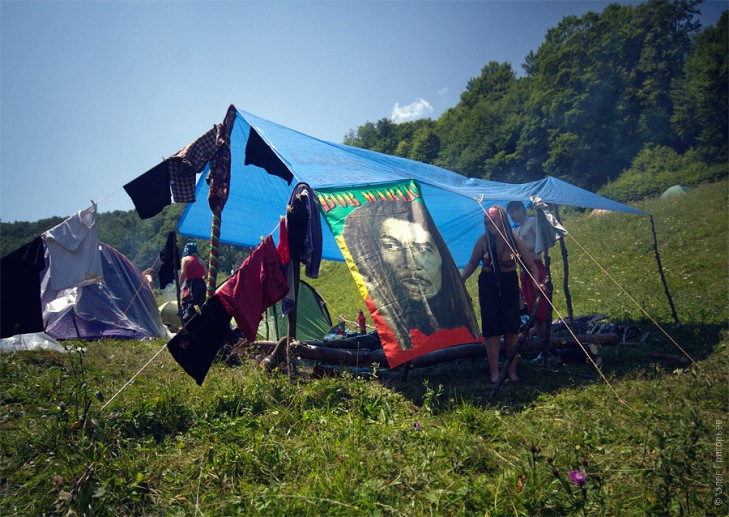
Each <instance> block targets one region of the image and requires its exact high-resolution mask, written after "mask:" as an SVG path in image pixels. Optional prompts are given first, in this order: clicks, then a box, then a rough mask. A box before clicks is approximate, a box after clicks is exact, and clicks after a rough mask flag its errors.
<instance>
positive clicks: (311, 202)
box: [281, 182, 322, 316]
mask: <svg viewBox="0 0 729 517" xmlns="http://www.w3.org/2000/svg"><path fill="white" fill-rule="evenodd" d="M286 230H287V234H288V235H287V236H288V244H289V254H290V256H291V257H298V258H299V262H301V263H303V264H304V265H305V266H306V267H305V269H304V273H305V274H306V276H308V277H309V278H318V277H319V267H320V265H321V253H322V233H321V216H320V215H319V202H318V201H317V199H316V193H315V192H314V190H313V189H312V188H311V187H310V186H309V185H308V184H306V183H303V182H302V183H298V184H297V185H296V186H295V187H294V190H293V192H291V196H290V197H289V202H288V204H287V209H286ZM294 267H299V264H298V263H296V264H295V265H294ZM286 277H287V279H288V284H289V292H288V293H287V294H286V297H285V298H284V300H283V302H282V303H281V312H282V314H283V315H284V316H285V315H287V314H288V313H290V312H291V311H292V310H293V308H294V306H295V305H296V291H295V289H296V282H295V281H294V270H293V268H292V267H291V265H289V266H288V268H287V271H286Z"/></svg>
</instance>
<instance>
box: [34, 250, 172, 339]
mask: <svg viewBox="0 0 729 517" xmlns="http://www.w3.org/2000/svg"><path fill="white" fill-rule="evenodd" d="M99 250H100V253H101V266H102V271H103V275H104V279H103V280H102V281H99V282H97V283H95V284H92V285H87V286H83V287H73V288H70V289H64V290H62V291H54V290H52V289H51V288H50V274H51V272H50V269H46V270H45V271H44V273H43V274H42V275H43V276H42V282H41V302H42V306H43V323H44V325H45V333H46V334H47V335H49V336H51V337H53V338H55V339H95V338H102V337H103V338H130V339H144V338H157V337H164V336H166V335H167V331H166V329H165V327H164V325H163V324H162V320H161V318H160V314H159V310H158V309H157V303H156V301H155V298H154V294H153V293H152V290H151V289H150V287H149V284H148V283H147V281H146V280H144V278H143V277H142V275H141V273H140V272H139V270H138V269H137V268H136V267H134V265H133V264H132V263H131V262H130V261H129V260H128V259H127V258H126V257H125V256H124V255H122V254H121V253H120V252H118V251H117V250H115V249H114V248H112V247H111V246H108V245H106V244H101V245H100V246H99Z"/></svg>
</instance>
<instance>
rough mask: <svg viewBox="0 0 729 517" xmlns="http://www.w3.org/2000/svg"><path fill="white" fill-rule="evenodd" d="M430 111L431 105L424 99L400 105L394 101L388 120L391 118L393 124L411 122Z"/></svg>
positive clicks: (431, 110) (431, 111)
mask: <svg viewBox="0 0 729 517" xmlns="http://www.w3.org/2000/svg"><path fill="white" fill-rule="evenodd" d="M431 113H433V106H431V105H430V103H429V102H428V101H426V100H425V99H418V100H416V101H415V102H413V103H411V104H408V105H407V106H400V104H399V103H397V102H396V103H395V106H394V107H393V108H392V115H391V116H390V120H392V121H393V122H394V123H395V124H399V123H401V122H411V121H413V120H417V119H419V118H423V117H427V116H428V115H430V114H431Z"/></svg>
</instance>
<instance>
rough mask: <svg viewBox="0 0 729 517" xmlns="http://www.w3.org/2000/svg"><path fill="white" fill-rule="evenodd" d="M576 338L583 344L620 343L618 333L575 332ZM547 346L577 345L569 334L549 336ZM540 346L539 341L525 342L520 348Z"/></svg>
mask: <svg viewBox="0 0 729 517" xmlns="http://www.w3.org/2000/svg"><path fill="white" fill-rule="evenodd" d="M576 336H577V339H579V341H580V343H582V344H583V345H585V344H595V345H601V346H609V345H617V344H619V343H620V337H621V336H620V335H619V334H607V333H606V334H576ZM549 341H550V342H549V348H550V349H555V348H568V347H573V346H578V345H577V341H575V338H573V337H572V336H571V335H569V336H554V335H553V336H551V338H550V340H549ZM539 348H540V344H539V343H533V342H529V343H525V344H524V347H523V348H522V351H532V350H537V349H539Z"/></svg>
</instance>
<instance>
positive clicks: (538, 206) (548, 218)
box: [531, 196, 567, 253]
mask: <svg viewBox="0 0 729 517" xmlns="http://www.w3.org/2000/svg"><path fill="white" fill-rule="evenodd" d="M531 201H532V203H533V204H534V209H535V210H536V212H537V228H536V234H537V241H536V243H535V245H534V251H535V253H541V252H543V251H546V250H548V249H549V248H551V247H552V246H554V244H555V243H556V242H557V240H558V239H561V238H562V237H564V236H565V235H567V230H566V229H565V228H564V226H562V224H560V222H559V221H558V220H557V218H556V217H555V216H553V215H552V214H551V212H550V211H549V205H548V204H547V203H545V202H544V201H542V200H541V199H540V198H538V197H536V196H532V197H531Z"/></svg>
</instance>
